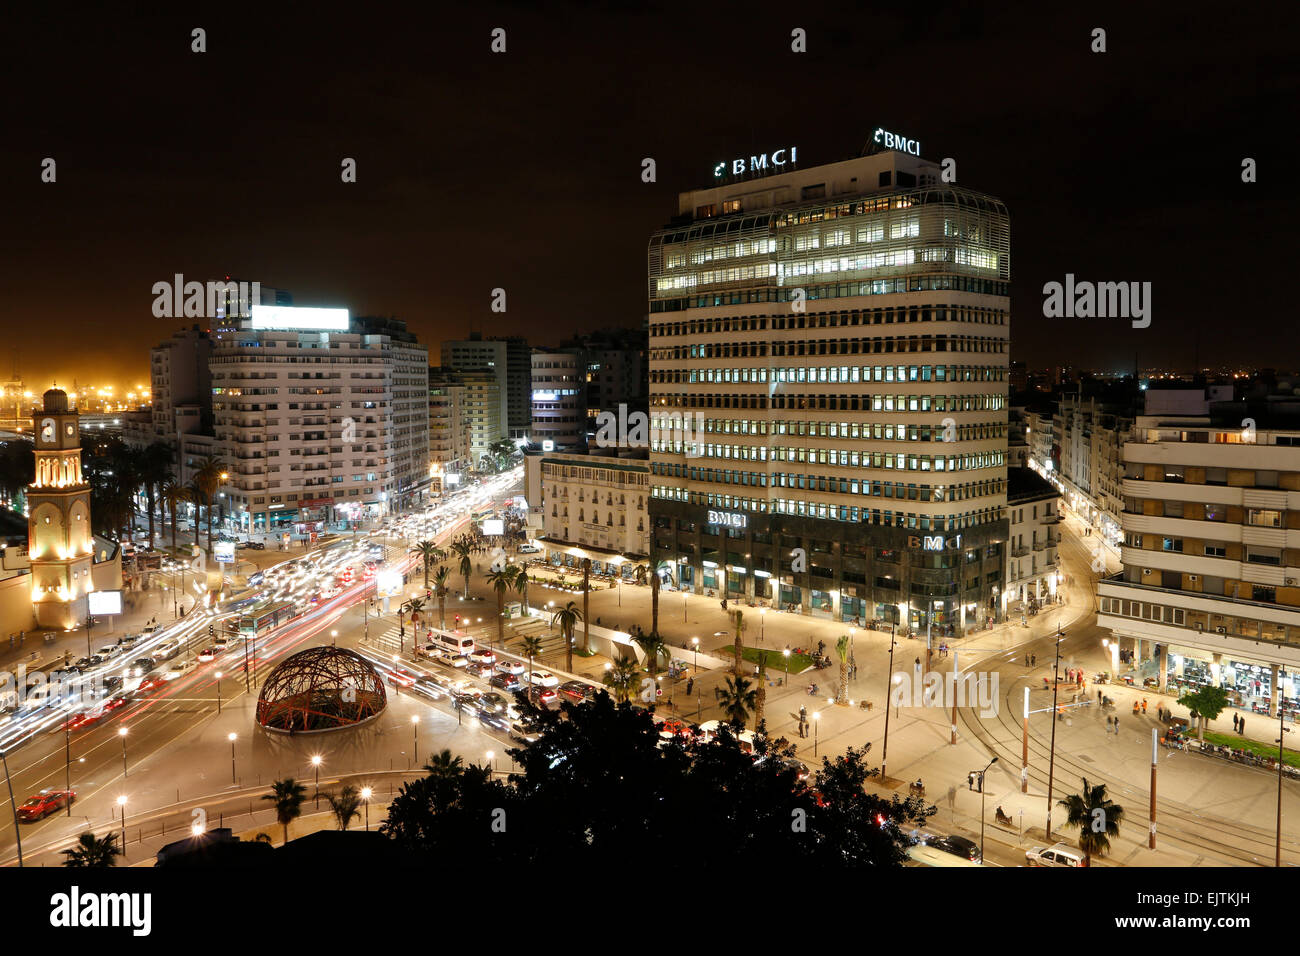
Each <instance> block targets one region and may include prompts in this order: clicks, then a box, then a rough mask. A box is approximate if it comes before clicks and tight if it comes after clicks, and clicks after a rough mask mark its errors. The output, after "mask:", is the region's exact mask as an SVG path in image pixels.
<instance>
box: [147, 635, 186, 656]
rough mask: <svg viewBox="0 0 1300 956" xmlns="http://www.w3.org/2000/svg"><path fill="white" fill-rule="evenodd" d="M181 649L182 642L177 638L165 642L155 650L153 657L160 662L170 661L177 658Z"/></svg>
mask: <svg viewBox="0 0 1300 956" xmlns="http://www.w3.org/2000/svg"><path fill="white" fill-rule="evenodd" d="M180 649H181V642H180V641H178V640H177V639H176V638H174V637H173V638H171V639H170V640H166V641H163V642H162V643H161V644H159V645H158V646H157V647H156V648H154V652H153V656H154V657H155V658H157V659H158V660H160V661H165V660H169V659H171V658H173V657H175V656H176V652H177V651H179V650H180Z"/></svg>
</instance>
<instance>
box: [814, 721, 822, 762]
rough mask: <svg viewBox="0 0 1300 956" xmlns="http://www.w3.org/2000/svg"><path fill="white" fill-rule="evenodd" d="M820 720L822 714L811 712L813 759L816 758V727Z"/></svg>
mask: <svg viewBox="0 0 1300 956" xmlns="http://www.w3.org/2000/svg"><path fill="white" fill-rule="evenodd" d="M821 719H822V712H821V711H820V710H814V711H813V756H814V757H816V756H817V727H818V725H819V724H820V723H821Z"/></svg>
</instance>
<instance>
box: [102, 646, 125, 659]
mask: <svg viewBox="0 0 1300 956" xmlns="http://www.w3.org/2000/svg"><path fill="white" fill-rule="evenodd" d="M121 651H122V648H121V647H120V646H119V645H117V644H105V645H104V646H103V647H101V648H100V649H99V650H98V651H96V653H97V654H98V655H99V656H100V657H102V658H109V657H116V656H117V655H118V654H120V653H121Z"/></svg>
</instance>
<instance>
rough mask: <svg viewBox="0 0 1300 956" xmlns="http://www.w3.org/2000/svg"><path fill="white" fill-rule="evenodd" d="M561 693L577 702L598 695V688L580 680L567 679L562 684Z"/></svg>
mask: <svg viewBox="0 0 1300 956" xmlns="http://www.w3.org/2000/svg"><path fill="white" fill-rule="evenodd" d="M560 693H561V694H563V695H564V696H565V697H567V698H569V700H572V701H574V702H575V703H578V702H581V701H584V700H591V699H592V698H594V697H595V696H596V688H594V687H592V686H591V685H590V684H584V683H583V682H582V681H580V680H569V681H565V682H564V683H563V684H561V685H560Z"/></svg>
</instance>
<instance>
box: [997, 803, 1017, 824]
mask: <svg viewBox="0 0 1300 956" xmlns="http://www.w3.org/2000/svg"><path fill="white" fill-rule="evenodd" d="M994 819H995V820H996V821H997V822H998V823H999V824H1001V825H1002V826H1004V827H1009V826H1012V825H1013V824H1012V822H1011V817H1010V816H1008V815H1007V814H1005V813H1003V812H1002V808H1001V807H998V808H997V810H996V811H995V812H994Z"/></svg>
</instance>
